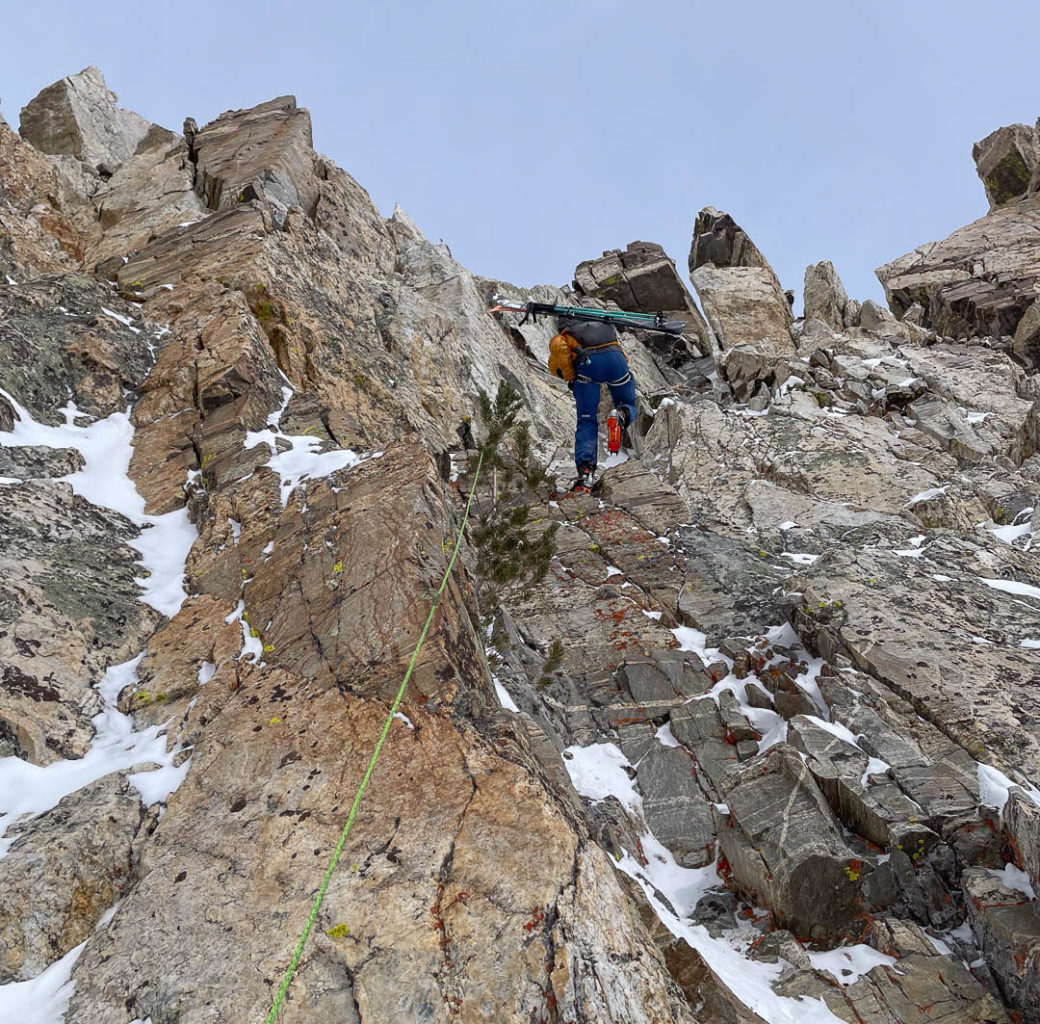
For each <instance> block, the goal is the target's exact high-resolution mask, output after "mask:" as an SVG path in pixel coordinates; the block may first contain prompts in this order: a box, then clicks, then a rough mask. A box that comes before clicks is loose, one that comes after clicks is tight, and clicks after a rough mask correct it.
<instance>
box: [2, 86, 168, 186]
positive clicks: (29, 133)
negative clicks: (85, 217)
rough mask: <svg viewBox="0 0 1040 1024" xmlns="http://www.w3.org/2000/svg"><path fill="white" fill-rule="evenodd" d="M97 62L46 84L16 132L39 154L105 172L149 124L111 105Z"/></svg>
mask: <svg viewBox="0 0 1040 1024" xmlns="http://www.w3.org/2000/svg"><path fill="white" fill-rule="evenodd" d="M117 100H118V97H117V96H116V94H115V93H114V92H112V91H111V90H110V89H109V88H108V86H107V85H106V84H105V79H104V76H103V75H102V74H101V72H100V70H99V69H98V68H96V67H89V68H84V69H83V70H82V71H80V72H79V73H78V74H76V75H69V76H68V77H67V78H62V79H61V80H60V81H58V82H55V83H54V84H53V85H51V86H48V87H47V88H46V89H44V90H43V92H41V93H40V94H39V95H38V96H37V97H36V98H35V99H33V100H31V101H30V102H29V103H28V104H27V105H26V106H25V107H24V108H23V109H22V114H21V124H20V127H19V132H20V134H21V136H22V138H23V139H25V140H26V141H27V142H30V143H31V144H32V145H33V146H35V147H36V149H38V150H40V152H41V153H48V154H51V155H52V156H70V157H74V158H75V159H76V160H78V161H80V162H81V163H82V164H84V165H85V166H86V167H87V168H88V169H89V170H90V171H93V172H94V173H95V174H98V175H102V176H104V177H108V176H110V175H112V174H113V173H114V172H115V171H116V170H117V169H118V168H119V167H120V165H122V164H124V163H126V161H127V160H129V159H130V157H132V156H133V155H134V152H135V151H136V150H137V146H138V144H139V143H140V142H141V141H142V140H143V139H144V138H145V136H146V135H147V134H148V131H149V129H150V127H151V126H150V124H149V123H148V121H146V120H145V119H144V118H143V117H141V116H140V115H139V114H135V113H134V112H133V111H131V110H124V109H122V108H120V107H118V106H117V105H116V103H117Z"/></svg>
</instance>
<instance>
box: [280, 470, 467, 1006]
mask: <svg viewBox="0 0 1040 1024" xmlns="http://www.w3.org/2000/svg"><path fill="white" fill-rule="evenodd" d="M483 462H484V453H483V451H482V452H481V453H480V458H479V459H478V460H477V468H476V471H475V472H474V474H473V483H472V485H471V486H470V489H469V498H467V500H466V509H465V511H464V512H463V514H462V522H461V523H460V524H459V529H458V532H457V533H456V535H455V543H454V544H453V545H452V549H451V558H450V559H449V560H448V568H447V569H445V570H444V578H443V579H442V580H441V585H440V589H439V590H438V591H437V593H436V594H435V595H434V598H433V604H432V606H431V607H430V614H429V615H427V616H426V625H424V626H423V628H422V633H420V634H419V642H418V643H417V644H416V645H415V650H414V651H413V652H412V660H411V661H410V662H409V664H408V671H407V672H405V674H404V679H403V680H402V681H401V685H400V687H399V688H398V691H397V696H396V697H394V701H393V703H392V704H391V705H390V710H389V711H388V712H387V715H386V721H385V722H384V723H383V731H382V732H381V733H380V734H379V739H378V740H377V742H376V746H375V750H373V751H372V757H371V759H370V760H369V762H368V768H367V769H366V770H365V775H364V777H363V778H362V780H361V785H360V786H359V787H358V791H357V794H356V795H355V796H354V802H353V804H352V805H351V807H350V813H349V814H348V815H347V822H346V824H345V825H344V826H343V831H342V832H341V833H340V836H339V842H337V843H336V848H335V850H334V851H333V853H332V859H331V860H330V861H329V866H328V868H327V869H326V871H325V877H324V878H323V879H322V882H321V885H320V886H319V888H318V893H317V895H316V896H315V897H314V905H313V906H312V907H311V912H310V915H309V916H308V918H307V923H306V925H304V929H303V934H302V935H301V936H300V941H299V942H298V943H297V944H296V949H295V951H294V952H293V955H292V960H291V961H290V962H289V966H288V967H287V968H286V969H285V976H284V977H283V978H282V983H281V985H280V986H279V987H278V993H277V995H276V996H275V998H274V1002H273V1003H272V1005H271V1010H270V1012H269V1013H268V1015H267V1020H266V1022H265V1024H274V1020H275V1018H276V1017H277V1015H278V1011H279V1009H281V1005H282V1002H283V1000H284V999H285V994H286V992H288V991H289V986H290V984H292V980H293V976H294V975H295V974H296V968H297V967H298V966H299V963H300V957H302V956H303V949H304V946H306V944H307V939H308V937H309V936H310V933H311V929H312V928H313V927H314V922H315V920H316V919H317V917H318V911H319V910H320V909H321V901H322V900H323V899H324V898H325V891H326V890H327V889H328V887H329V882H331V881H332V876H333V874H334V873H335V871H336V865H337V864H338V863H339V858H340V854H341V853H342V852H343V847H344V845H345V844H346V841H347V836H348V835H349V834H350V828H351V826H352V825H353V824H354V816H355V815H356V814H357V810H358V807H359V806H360V804H361V797H362V796H363V795H364V792H365V789H366V788H367V786H368V780H369V779H370V778H371V777H372V772H373V770H374V769H375V766H376V761H378V760H379V753H380V751H381V750H382V749H383V743H384V741H385V740H386V737H387V734H388V733H389V732H390V725H391V723H392V722H393V720H394V715H395V714H397V708H398V706H399V705H400V703H401V699H402V698H403V697H404V691H405V690H406V689H407V687H408V680H409V679H411V677H412V669H414V668H415V661H416V659H417V658H418V657H419V651H420V649H421V648H422V645H423V641H424V640H425V639H426V633H427V631H428V630H429V628H430V623H431V622H433V616H434V613H435V612H436V611H437V607H438V605H439V604H440V601H441V596H442V595H443V593H444V589H445V587H447V585H448V577H449V576H450V575H451V570H452V567H453V566H454V565H455V557H456V555H458V553H459V541H460V540H462V531H463V530H465V528H466V522H467V520H468V519H469V510H470V506H471V505H472V504H473V495H474V493H475V492H476V489H477V480H478V479H479V478H480V467H481V465H482V464H483Z"/></svg>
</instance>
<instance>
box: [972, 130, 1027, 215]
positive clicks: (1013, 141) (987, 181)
mask: <svg viewBox="0 0 1040 1024" xmlns="http://www.w3.org/2000/svg"><path fill="white" fill-rule="evenodd" d="M971 156H972V159H973V160H974V161H975V169H976V171H978V175H979V178H980V179H981V181H982V184H983V185H985V186H986V198H987V199H988V200H989V206H990V209H991V210H993V209H996V207H998V206H1003V205H1004V203H1006V202H1008V201H1009V200H1011V199H1017V198H1018V197H1019V196H1024V195H1026V194H1027V193H1029V192H1035V191H1036V174H1037V168H1040V138H1038V137H1037V130H1036V128H1034V127H1030V126H1029V125H1024V124H1013V125H1011V126H1010V127H1007V128H998V129H997V130H996V131H995V132H991V133H990V134H989V135H987V136H986V137H985V138H984V139H983V140H982V141H981V142H976V143H975V145H974V146H973V147H972V151H971Z"/></svg>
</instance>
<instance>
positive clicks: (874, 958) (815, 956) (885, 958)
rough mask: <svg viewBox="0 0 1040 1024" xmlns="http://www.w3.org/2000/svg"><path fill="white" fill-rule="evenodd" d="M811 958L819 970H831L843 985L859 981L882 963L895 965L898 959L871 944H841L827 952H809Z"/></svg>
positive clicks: (890, 965)
mask: <svg viewBox="0 0 1040 1024" xmlns="http://www.w3.org/2000/svg"><path fill="white" fill-rule="evenodd" d="M808 956H809V960H810V961H811V962H812V965H813V967H815V968H816V969H817V970H818V971H830V973H831V974H833V975H834V977H835V978H837V979H838V981H840V982H841V983H842V984H843V985H851V984H852V983H853V982H854V981H858V980H859V979H860V978H861V977H862V976H863V975H864V974H866V973H867V971H869V970H871V969H872V968H874V967H877V966H879V965H881V964H887V965H888V966H889V967H892V966H894V965H895V964H896V963H897V960H896V958H895V957H894V956H889V955H888V954H887V953H879V952H878V951H877V950H876V949H873V948H872V947H871V946H866V945H863V944H862V943H861V944H860V945H858V946H839V947H838V948H837V949H831V950H828V951H827V952H826V953H809V954H808Z"/></svg>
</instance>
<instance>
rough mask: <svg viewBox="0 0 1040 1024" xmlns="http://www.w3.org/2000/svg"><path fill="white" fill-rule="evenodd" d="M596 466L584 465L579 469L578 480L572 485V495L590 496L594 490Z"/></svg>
mask: <svg viewBox="0 0 1040 1024" xmlns="http://www.w3.org/2000/svg"><path fill="white" fill-rule="evenodd" d="M595 472H596V469H595V467H594V466H589V465H584V466H580V467H579V468H578V478H577V479H576V480H575V481H574V483H573V484H571V494H588V493H589V491H590V490H591V489H592V475H593V473H595Z"/></svg>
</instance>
